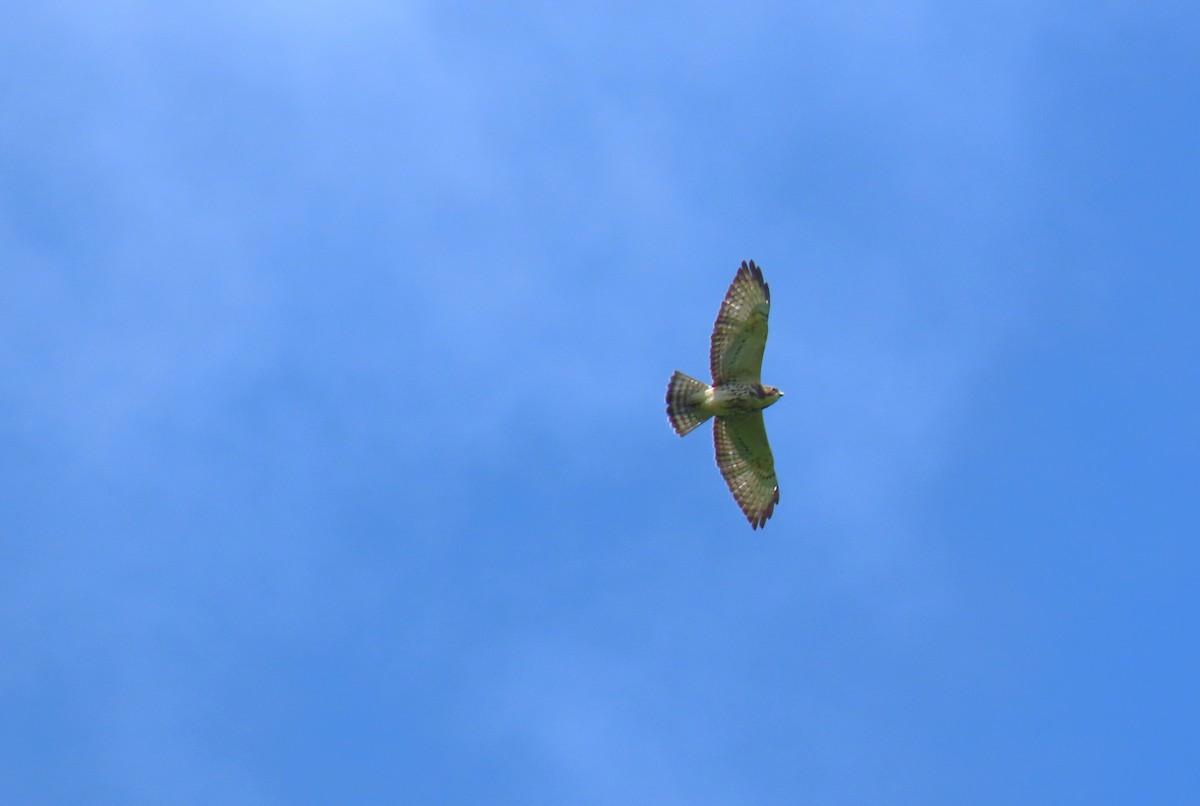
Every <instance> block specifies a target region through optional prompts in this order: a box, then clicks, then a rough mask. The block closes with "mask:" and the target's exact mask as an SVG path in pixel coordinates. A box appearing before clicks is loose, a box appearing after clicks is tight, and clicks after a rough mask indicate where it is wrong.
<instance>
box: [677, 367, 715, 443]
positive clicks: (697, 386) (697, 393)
mask: <svg viewBox="0 0 1200 806" xmlns="http://www.w3.org/2000/svg"><path fill="white" fill-rule="evenodd" d="M707 391H708V384H706V383H705V382H704V381H698V380H696V379H695V378H693V377H691V376H690V375H684V374H683V373H682V372H680V371H679V370H676V371H675V374H674V375H672V376H671V381H670V383H668V384H667V417H669V418H670V419H671V427H672V428H674V429H675V433H676V434H679V436H681V437H682V436H685V435H687V434H688V433H690V432H691V431H692V430H694V429H695V428H696V426H698V425H700V424H701V423H703V422H704V421H705V420H707V419H708V418H709V417H711V416H712V415H711V414H706V413H704V410H703V408H702V404H703V402H704V393H705V392H707Z"/></svg>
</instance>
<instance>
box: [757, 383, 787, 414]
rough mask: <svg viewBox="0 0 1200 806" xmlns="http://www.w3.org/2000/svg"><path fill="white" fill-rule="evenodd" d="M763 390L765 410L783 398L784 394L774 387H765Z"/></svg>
mask: <svg viewBox="0 0 1200 806" xmlns="http://www.w3.org/2000/svg"><path fill="white" fill-rule="evenodd" d="M762 390H763V401H764V403H763V408H764V409H765V408H766V407H767V406H769V405H771V404H772V403H774V402H775V401H776V400H778V399H779V398H781V397H783V392H781V391H779V390H778V389H776V388H775V387H774V386H764V387H763V388H762Z"/></svg>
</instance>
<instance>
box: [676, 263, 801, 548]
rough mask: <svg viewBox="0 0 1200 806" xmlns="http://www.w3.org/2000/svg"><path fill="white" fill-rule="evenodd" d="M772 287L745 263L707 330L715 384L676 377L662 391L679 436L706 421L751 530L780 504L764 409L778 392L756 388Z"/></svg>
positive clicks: (759, 383)
mask: <svg viewBox="0 0 1200 806" xmlns="http://www.w3.org/2000/svg"><path fill="white" fill-rule="evenodd" d="M770 312H771V289H770V288H769V287H768V286H767V283H766V281H765V280H763V276H762V271H761V270H760V269H759V268H758V266H755V265H754V261H753V260H751V261H750V262H748V263H746V262H743V263H742V265H741V268H739V269H738V273H737V276H736V277H734V278H733V283H731V284H730V286H729V291H728V292H727V293H726V294H725V301H724V302H722V303H721V312H720V313H719V314H717V321H716V324H715V325H713V334H712V349H711V350H710V353H709V361H710V364H711V367H712V376H713V384H712V386H709V385H708V384H706V383H704V382H703V381H698V380H696V379H695V378H692V377H689V376H687V375H684V374H683V373H682V372H678V371H677V372H676V373H675V374H674V375H672V376H671V381H670V383H669V384H668V385H667V417H668V418H670V420H671V427H672V428H674V429H675V432H676V433H678V434H679V436H681V437H682V436H684V435H685V434H688V433H690V432H691V431H692V430H693V429H695V428H696V427H697V426H699V425H701V424H702V423H704V422H705V421H706V420H708V419H709V418H710V417H715V418H716V420H715V421H714V423H713V442H714V444H715V445H716V450H717V467H719V468H720V469H721V475H722V476H724V477H725V483H726V484H728V485H729V491H730V492H732V493H733V497H734V498H736V499H737V502H738V505H739V506H741V508H742V512H744V513H745V514H746V518H747V519H748V520H749V521H750V525H751V526H752V527H754V528H755V529H757V528H758V527H760V526H762V525H764V524H765V523H766V522H767V518H769V517H771V514H772V513H773V512H774V511H775V505H776V504H778V503H779V484H778V480H777V479H776V478H775V458H774V457H773V456H772V455H771V446H770V445H769V444H768V443H767V430H766V427H765V426H764V425H763V416H762V410H763V409H765V408H766V407H767V406H770V405H771V404H772V403H774V402H775V401H776V400H778V399H779V398H781V397H783V393H782V392H780V391H779V390H778V389H776V388H775V387H773V386H763V385H762V378H761V375H762V359H763V350H764V349H765V348H766V346H767V317H768V315H769V314H770Z"/></svg>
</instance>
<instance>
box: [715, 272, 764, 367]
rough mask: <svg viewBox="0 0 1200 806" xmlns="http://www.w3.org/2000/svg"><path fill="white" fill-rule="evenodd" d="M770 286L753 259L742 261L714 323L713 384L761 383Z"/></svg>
mask: <svg viewBox="0 0 1200 806" xmlns="http://www.w3.org/2000/svg"><path fill="white" fill-rule="evenodd" d="M770 311H771V287H770V286H768V285H767V282H766V280H764V279H763V274H762V269H760V268H759V267H758V266H756V265H755V264H754V261H753V260H750V261H742V265H741V266H740V267H739V268H738V270H737V274H736V275H735V276H734V278H733V282H732V283H730V284H729V290H728V291H727V292H725V299H724V301H722V302H721V310H720V311H719V312H718V313H717V321H716V322H714V323H713V332H712V344H711V346H710V348H709V365H710V367H711V369H712V376H713V384H714V385H719V384H722V383H726V382H729V381H741V382H744V383H753V384H757V383H761V382H762V358H763V352H764V351H765V349H766V346H767V318H768V315H769V314H770Z"/></svg>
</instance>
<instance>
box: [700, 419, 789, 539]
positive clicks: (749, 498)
mask: <svg viewBox="0 0 1200 806" xmlns="http://www.w3.org/2000/svg"><path fill="white" fill-rule="evenodd" d="M713 444H714V446H715V448H716V452H717V467H718V468H720V470H721V475H722V476H724V477H725V483H726V484H727V485H729V492H731V493H733V497H734V500H736V501H737V502H738V506H739V507H741V508H742V512H743V513H744V514H745V516H746V520H748V521H750V526H751V527H752V528H754V529H758V528H759V527H761V526H764V525H765V524H766V522H767V519H768V518H770V517H771V515H772V514H774V512H775V505H776V504H778V503H779V480H778V479H777V478H776V477H775V457H774V456H773V455H772V454H771V446H770V444H769V443H768V442H767V428H766V426H765V425H764V424H763V416H762V412H761V411H757V412H753V413H751V414H739V415H734V416H730V417H718V418H717V419H716V422H715V424H714V427H713Z"/></svg>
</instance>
